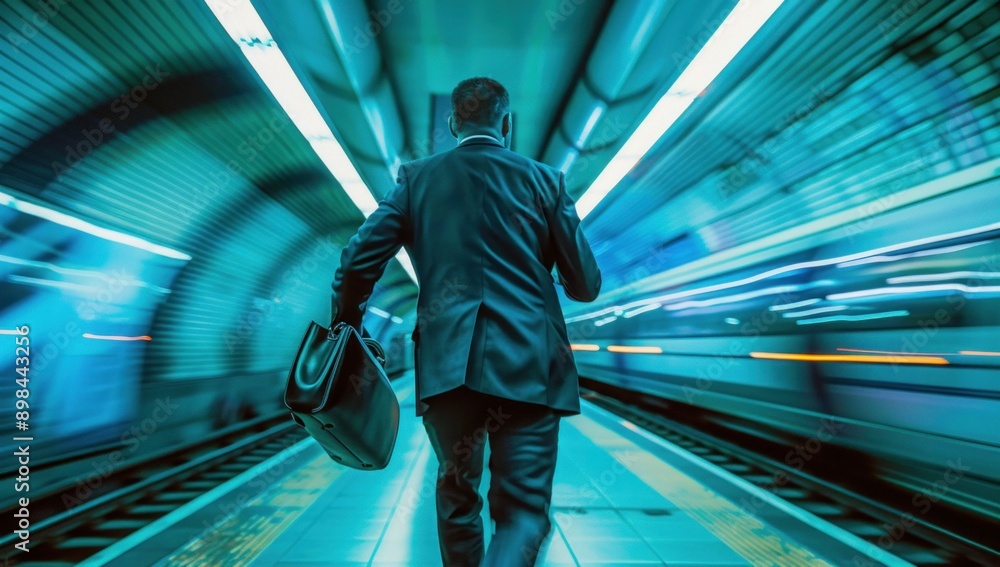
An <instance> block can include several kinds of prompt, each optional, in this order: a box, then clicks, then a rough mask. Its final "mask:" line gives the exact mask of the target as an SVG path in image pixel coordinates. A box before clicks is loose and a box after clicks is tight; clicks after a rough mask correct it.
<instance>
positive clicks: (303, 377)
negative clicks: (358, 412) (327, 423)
mask: <svg viewBox="0 0 1000 567" xmlns="http://www.w3.org/2000/svg"><path fill="white" fill-rule="evenodd" d="M352 332H353V333H355V334H357V332H356V331H354V328H353V327H351V326H349V325H341V326H338V327H337V329H335V330H333V331H331V330H330V329H327V328H326V327H323V326H320V325H318V324H317V323H315V322H312V323H310V324H309V328H308V329H306V336H305V337H304V338H303V339H302V345H301V346H300V347H299V352H298V354H297V355H296V356H295V362H294V363H293V364H292V369H291V372H290V373H289V376H288V384H287V385H286V386H285V405H286V406H288V409H290V410H292V411H301V412H309V413H314V412H317V411H320V410H321V409H322V408H324V407H325V406H326V404H327V401H328V400H329V397H330V388H331V386H332V385H333V380H332V378H334V377H336V376H337V374H338V371H339V366H340V365H341V364H343V360H344V354H345V352H346V351H347V348H346V347H347V343H348V341H349V339H350V338H351V337H350V333H352ZM359 340H360V338H359Z"/></svg>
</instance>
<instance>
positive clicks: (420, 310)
mask: <svg viewBox="0 0 1000 567" xmlns="http://www.w3.org/2000/svg"><path fill="white" fill-rule="evenodd" d="M401 246H405V247H406V249H407V250H408V251H409V253H410V256H411V259H412V260H413V264H414V269H415V271H416V273H417V279H418V281H419V286H420V291H419V298H418V302H417V323H416V328H415V330H414V331H413V341H414V348H415V352H414V364H415V366H416V369H415V370H416V395H417V399H418V400H419V401H418V403H417V415H422V414H423V412H424V411H425V410H426V408H427V406H426V404H424V403H423V400H425V399H427V398H428V397H430V396H433V395H435V394H440V393H443V392H446V391H448V390H451V389H454V388H457V387H458V386H461V385H463V384H464V385H466V386H467V387H469V388H471V389H472V390H476V391H479V392H483V393H487V394H492V395H495V396H499V397H502V398H508V399H515V400H522V401H526V402H531V403H537V404H543V405H546V406H549V407H551V408H553V409H554V410H555V411H556V412H557V413H559V414H561V415H572V414H576V413H579V412H580V399H579V395H580V390H579V382H578V376H577V370H576V364H575V362H574V360H573V355H572V352H571V350H570V345H569V339H568V337H567V333H566V323H565V320H564V319H563V315H562V309H561V307H560V305H559V299H558V295H557V293H556V290H555V285H554V278H553V276H552V267H553V265H555V266H556V267H557V269H558V274H559V279H560V280H561V283H562V285H563V287H564V290H565V292H566V295H567V296H568V297H569V298H571V299H574V300H577V301H593V300H594V299H595V298H596V297H597V294H598V292H599V291H600V288H601V273H600V270H599V269H598V267H597V262H596V261H595V259H594V254H593V252H592V251H591V249H590V245H589V244H588V243H587V239H586V238H585V237H584V234H583V231H582V230H581V228H580V218H579V216H578V215H577V213H576V209H575V206H574V202H573V200H572V199H571V198H570V197H569V195H567V193H566V184H565V177H564V175H563V173H562V172H561V171H559V170H557V169H554V168H552V167H549V166H547V165H545V164H542V163H539V162H536V161H534V160H532V159H529V158H526V157H524V156H521V155H519V154H517V153H514V152H512V151H510V150H507V149H506V148H504V147H503V146H502V145H501V144H500V142H499V141H497V140H495V139H493V138H473V139H470V140H465V141H464V142H463V143H462V144H461V145H459V146H458V147H456V148H454V149H452V150H449V151H447V152H444V153H441V154H437V155H434V156H431V157H428V158H424V159H420V160H416V161H413V162H410V163H408V164H404V165H402V166H400V168H399V173H398V176H397V184H396V187H395V188H394V189H393V190H392V191H390V192H389V194H387V195H386V196H385V198H384V199H383V200H382V201H381V202H380V203H379V206H378V209H377V210H375V212H373V213H372V214H371V215H370V216H369V217H368V219H367V220H366V221H365V222H364V224H362V225H361V228H360V229H358V233H357V234H356V235H355V236H354V237H352V238H351V240H350V242H349V243H348V245H347V247H346V248H345V249H344V251H343V253H342V255H341V260H340V268H339V269H338V270H337V272H336V275H335V277H334V281H333V291H334V302H335V304H336V306H337V309H338V312H339V313H338V316H337V319H338V320H340V321H346V322H348V323H351V324H353V325H355V326H356V327H358V328H360V322H361V316H362V314H363V313H364V310H365V308H366V305H367V301H368V298H369V297H370V295H371V292H372V288H373V286H374V285H375V282H376V280H378V278H379V277H380V276H381V275H382V273H383V271H384V270H385V266H386V264H387V263H388V262H389V260H390V259H392V258H393V256H394V255H395V254H396V253H397V252H398V250H399V248H400V247H401Z"/></svg>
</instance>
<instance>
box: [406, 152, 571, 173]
mask: <svg viewBox="0 0 1000 567" xmlns="http://www.w3.org/2000/svg"><path fill="white" fill-rule="evenodd" d="M458 155H459V154H456V153H455V150H449V151H446V152H441V153H438V154H434V155H431V156H426V157H422V158H418V159H415V160H412V161H408V162H406V163H404V164H401V165H400V166H399V168H400V172H401V173H400V174H403V173H405V174H407V175H410V174H413V173H417V172H420V171H421V170H423V169H425V168H427V167H432V166H434V165H436V164H439V163H441V162H444V161H447V160H451V159H455V158H457V157H458ZM495 155H497V157H500V158H502V159H504V160H506V161H507V162H509V163H510V164H511V165H514V166H515V167H519V168H522V169H524V170H526V171H538V172H540V173H542V174H543V175H544V176H546V177H548V178H550V179H558V178H559V176H560V175H562V172H561V171H560V170H559V169H557V168H555V167H552V166H551V165H548V164H546V163H542V162H540V161H537V160H534V159H532V158H530V157H528V156H525V155H521V154H519V153H517V152H514V151H511V150H503V151H502V152H497V153H496V154H495Z"/></svg>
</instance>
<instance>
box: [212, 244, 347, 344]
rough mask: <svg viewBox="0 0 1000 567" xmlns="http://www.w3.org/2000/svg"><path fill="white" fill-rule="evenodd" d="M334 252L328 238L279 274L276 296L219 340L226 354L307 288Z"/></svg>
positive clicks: (251, 310) (334, 247) (245, 315)
mask: <svg viewBox="0 0 1000 567" xmlns="http://www.w3.org/2000/svg"><path fill="white" fill-rule="evenodd" d="M338 250H339V249H338V248H337V247H336V246H335V245H334V244H333V242H331V241H330V239H329V238H324V239H321V240H319V244H318V245H317V246H315V247H314V248H313V251H312V253H311V254H310V255H309V256H307V257H305V258H303V259H302V260H300V261H299V262H297V263H296V264H295V265H293V266H292V267H290V268H288V269H286V270H285V271H284V272H282V274H281V278H280V282H281V286H280V288H279V291H278V293H277V294H276V295H274V296H272V297H271V299H269V300H265V301H261V302H260V303H259V304H258V305H257V306H256V307H255V308H253V309H250V310H249V311H247V312H246V313H245V314H244V315H243V316H242V317H240V319H239V321H237V323H236V324H235V325H234V326H232V327H231V330H229V331H227V332H226V333H225V334H224V335H223V336H222V341H223V343H224V344H225V345H226V348H227V349H228V352H229V353H230V354H232V353H234V352H236V348H237V347H239V346H241V345H243V344H244V343H245V342H246V341H247V340H249V339H250V338H251V337H252V336H253V335H254V334H255V333H256V332H257V329H259V328H260V327H261V326H262V325H264V324H265V323H267V322H269V321H270V320H271V319H272V318H273V317H274V316H275V314H276V313H277V312H278V306H279V305H281V303H282V301H283V299H284V298H285V297H286V296H287V295H289V294H291V293H292V292H294V291H296V290H297V289H298V288H300V287H303V286H308V285H310V284H309V280H310V278H311V275H312V274H314V273H316V271H317V270H319V269H320V267H326V266H327V265H328V262H327V260H328V259H329V258H330V257H331V256H333V255H335V254H336V253H337V251H338ZM272 293H273V292H272Z"/></svg>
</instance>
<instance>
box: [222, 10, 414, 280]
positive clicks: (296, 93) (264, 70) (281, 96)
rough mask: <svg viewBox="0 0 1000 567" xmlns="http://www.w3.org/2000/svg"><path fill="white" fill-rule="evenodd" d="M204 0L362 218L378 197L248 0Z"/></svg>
mask: <svg viewBox="0 0 1000 567" xmlns="http://www.w3.org/2000/svg"><path fill="white" fill-rule="evenodd" d="M205 3H206V4H207V5H208V8H209V9H210V10H211V11H212V13H213V14H214V15H215V18H216V19H217V20H219V23H220V24H222V27H223V28H225V29H226V32H227V33H228V34H229V37H231V38H232V39H233V41H235V42H236V44H237V45H239V46H240V51H241V52H242V53H243V56H244V57H246V58H247V61H249V62H250V65H251V66H252V67H253V68H254V71H256V72H257V75H259V76H260V79H261V80H262V81H263V82H264V85H265V86H266V87H267V89H268V90H269V91H271V94H272V95H273V96H274V98H275V99H276V100H277V101H278V104H279V105H281V108H282V110H284V111H285V114H287V115H288V117H289V118H290V119H291V121H292V123H293V124H295V127H296V128H298V130H299V132H300V133H301V134H302V136H303V137H304V138H305V139H306V141H308V142H309V145H310V146H312V149H313V151H314V152H316V155H317V156H319V158H320V161H322V162H323V164H324V165H325V166H326V167H327V169H329V170H330V173H331V174H333V177H334V179H336V180H337V183H339V184H340V186H341V187H343V189H344V192H345V193H347V196H348V197H349V198H350V199H351V201H352V202H353V203H354V205H355V206H356V207H357V208H358V209H359V210H360V211H361V213H362V214H363V215H364V216H365V217H366V218H367V217H368V215H370V214H372V212H374V211H375V209H376V208H378V201H377V200H376V199H375V196H374V195H373V194H372V192H371V189H370V188H369V187H368V185H367V184H366V183H365V182H364V179H362V177H361V174H360V173H358V170H357V169H356V168H355V167H354V164H353V163H352V162H351V159H350V158H349V157H348V156H347V152H345V151H344V148H343V146H341V145H340V142H339V141H338V140H337V138H336V137H335V136H334V135H333V131H332V130H330V127H329V125H328V124H327V123H326V120H324V119H323V115H322V113H321V112H320V111H319V109H318V108H316V105H315V104H314V103H313V101H312V98H310V97H309V93H308V92H306V89H305V87H304V86H303V85H302V82H301V81H299V78H298V77H297V76H296V75H295V71H293V70H292V66H291V65H289V64H288V60H287V59H286V58H285V55H284V54H283V53H282V52H281V49H279V48H278V45H277V43H276V42H275V41H274V37H273V36H272V35H271V32H270V31H268V29H267V26H265V25H264V22H263V20H261V19H260V15H259V14H258V13H257V10H255V9H254V7H253V5H252V4H251V3H250V0H205ZM396 259H397V260H399V263H400V264H401V265H402V266H403V269H404V270H406V273H407V274H409V276H410V278H411V279H413V281H414V282H416V281H417V276H416V272H415V271H414V270H413V266H412V263H411V262H410V258H409V257H408V256H407V255H406V252H405V251H403V250H400V251H399V253H398V254H397V255H396Z"/></svg>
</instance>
